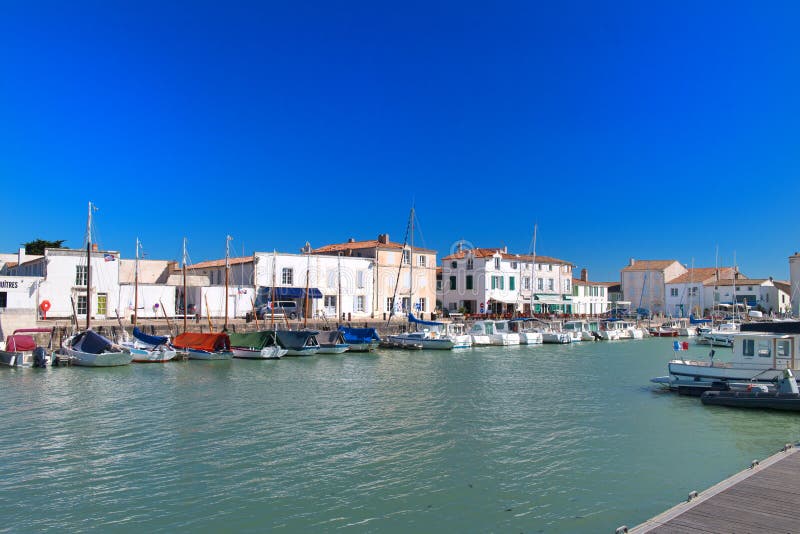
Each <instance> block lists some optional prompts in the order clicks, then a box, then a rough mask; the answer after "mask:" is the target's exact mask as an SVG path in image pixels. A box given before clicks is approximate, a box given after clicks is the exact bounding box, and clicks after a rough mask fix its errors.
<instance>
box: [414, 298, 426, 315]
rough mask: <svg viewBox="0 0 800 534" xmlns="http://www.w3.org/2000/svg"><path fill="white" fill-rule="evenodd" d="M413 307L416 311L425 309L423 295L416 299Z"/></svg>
mask: <svg viewBox="0 0 800 534" xmlns="http://www.w3.org/2000/svg"><path fill="white" fill-rule="evenodd" d="M414 309H415V310H416V311H418V312H424V311H425V297H420V298H419V300H417V304H416V306H414Z"/></svg>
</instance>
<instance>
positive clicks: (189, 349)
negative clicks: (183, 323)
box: [172, 332, 233, 360]
mask: <svg viewBox="0 0 800 534" xmlns="http://www.w3.org/2000/svg"><path fill="white" fill-rule="evenodd" d="M172 346H173V347H175V348H176V349H178V350H181V351H182V352H185V353H186V355H187V356H188V357H189V359H190V360H230V359H231V358H233V352H231V340H230V338H229V337H228V334H226V333H225V332H214V333H209V334H201V333H197V332H184V333H183V334H178V336H177V337H175V340H174V341H173V342H172Z"/></svg>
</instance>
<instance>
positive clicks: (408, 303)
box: [400, 297, 411, 312]
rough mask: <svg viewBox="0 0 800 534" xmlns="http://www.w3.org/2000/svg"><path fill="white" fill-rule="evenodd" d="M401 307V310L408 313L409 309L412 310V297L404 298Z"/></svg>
mask: <svg viewBox="0 0 800 534" xmlns="http://www.w3.org/2000/svg"><path fill="white" fill-rule="evenodd" d="M400 306H401V308H400V309H401V310H403V312H408V311H409V308H411V297H403V298H402V299H401V300H400Z"/></svg>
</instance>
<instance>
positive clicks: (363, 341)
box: [339, 326, 381, 352]
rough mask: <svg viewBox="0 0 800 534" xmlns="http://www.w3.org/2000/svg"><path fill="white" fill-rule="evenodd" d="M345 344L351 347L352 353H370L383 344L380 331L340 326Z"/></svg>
mask: <svg viewBox="0 0 800 534" xmlns="http://www.w3.org/2000/svg"><path fill="white" fill-rule="evenodd" d="M339 331H340V332H341V333H342V335H343V336H344V342H345V343H347V344H348V345H350V350H349V351H350V352H369V351H371V350H375V349H376V348H377V347H378V345H379V344H380V342H381V337H380V336H379V335H378V331H377V330H375V329H374V328H353V327H350V326H340V327H339Z"/></svg>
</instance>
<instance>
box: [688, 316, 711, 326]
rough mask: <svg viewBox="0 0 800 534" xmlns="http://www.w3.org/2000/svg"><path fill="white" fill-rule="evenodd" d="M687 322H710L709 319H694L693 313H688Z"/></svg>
mask: <svg viewBox="0 0 800 534" xmlns="http://www.w3.org/2000/svg"><path fill="white" fill-rule="evenodd" d="M689 322H690V323H691V324H707V323H710V322H711V319H695V318H694V315H690V316H689Z"/></svg>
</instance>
